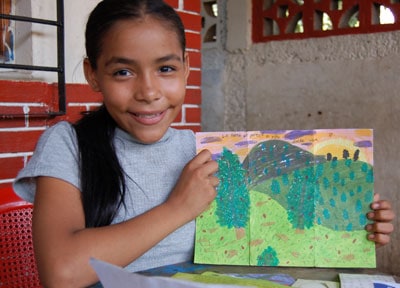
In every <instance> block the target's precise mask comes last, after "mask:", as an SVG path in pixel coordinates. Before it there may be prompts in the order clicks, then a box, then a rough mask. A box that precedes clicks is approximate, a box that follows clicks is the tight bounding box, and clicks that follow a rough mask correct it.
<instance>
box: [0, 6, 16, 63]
mask: <svg viewBox="0 0 400 288" xmlns="http://www.w3.org/2000/svg"><path fill="white" fill-rule="evenodd" d="M11 7H12V6H11V0H2V1H1V2H0V13H1V14H5V15H10V14H11ZM0 33H1V39H0V63H12V62H13V61H14V27H13V25H12V22H11V21H10V20H9V19H0Z"/></svg>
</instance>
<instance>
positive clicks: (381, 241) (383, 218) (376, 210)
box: [365, 194, 395, 247]
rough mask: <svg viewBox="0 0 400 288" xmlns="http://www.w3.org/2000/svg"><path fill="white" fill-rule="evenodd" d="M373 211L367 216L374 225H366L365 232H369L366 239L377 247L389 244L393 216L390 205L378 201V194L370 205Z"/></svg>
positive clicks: (386, 202)
mask: <svg viewBox="0 0 400 288" xmlns="http://www.w3.org/2000/svg"><path fill="white" fill-rule="evenodd" d="M371 209H372V210H373V211H371V212H369V213H368V214H367V217H368V219H370V220H373V221H374V223H372V224H368V225H367V226H366V228H365V229H366V230H367V231H368V232H370V234H369V235H368V239H369V240H371V241H374V242H375V243H376V246H377V247H380V246H383V245H386V244H388V243H389V242H390V233H392V232H393V229H394V228H393V224H392V223H391V221H392V220H393V219H394V217H395V215H394V212H393V210H392V205H391V204H390V202H389V201H387V200H379V194H375V195H374V202H373V203H372V204H371Z"/></svg>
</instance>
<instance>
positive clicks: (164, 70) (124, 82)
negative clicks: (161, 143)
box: [84, 17, 189, 143]
mask: <svg viewBox="0 0 400 288" xmlns="http://www.w3.org/2000/svg"><path fill="white" fill-rule="evenodd" d="M163 24H164V23H162V22H159V20H157V19H155V18H152V17H145V18H144V19H141V20H124V21H119V22H117V23H116V24H115V25H114V26H113V27H112V28H111V29H110V30H109V31H108V32H107V34H106V35H105V36H104V38H103V40H104V41H103V44H102V47H101V54H100V55H99V58H98V61H97V68H96V69H94V68H92V67H91V66H90V64H89V62H88V61H86V62H87V63H85V66H84V67H85V75H86V78H87V79H88V82H89V84H90V85H91V86H92V88H93V89H94V90H96V91H101V92H102V94H103V97H104V104H105V106H106V108H107V110H108V112H109V113H110V115H111V116H112V117H113V119H114V120H115V121H116V122H117V125H118V126H119V127H120V128H121V129H123V130H125V131H126V132H128V133H129V134H131V135H132V136H133V137H134V138H136V139H137V140H138V141H140V142H143V143H154V142H157V141H158V140H160V139H161V138H162V136H163V135H164V134H165V132H166V131H167V129H168V127H169V126H170V125H171V123H172V122H173V121H174V120H175V118H176V117H177V115H178V114H179V112H180V110H181V108H182V104H183V101H184V97H185V91H186V80H187V77H188V75H189V59H188V55H187V54H186V53H185V52H184V51H182V48H181V45H180V43H179V40H178V36H177V34H176V32H175V31H174V30H172V29H170V28H169V27H168V26H165V25H163Z"/></svg>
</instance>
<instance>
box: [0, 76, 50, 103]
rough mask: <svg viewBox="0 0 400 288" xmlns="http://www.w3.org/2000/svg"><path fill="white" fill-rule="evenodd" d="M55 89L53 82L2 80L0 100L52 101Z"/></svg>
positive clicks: (0, 82)
mask: <svg viewBox="0 0 400 288" xmlns="http://www.w3.org/2000/svg"><path fill="white" fill-rule="evenodd" d="M53 90H54V85H53V84H48V83H43V82H28V81H7V80H0V101H1V102H23V103H30V102H33V103H50V102H52V98H53Z"/></svg>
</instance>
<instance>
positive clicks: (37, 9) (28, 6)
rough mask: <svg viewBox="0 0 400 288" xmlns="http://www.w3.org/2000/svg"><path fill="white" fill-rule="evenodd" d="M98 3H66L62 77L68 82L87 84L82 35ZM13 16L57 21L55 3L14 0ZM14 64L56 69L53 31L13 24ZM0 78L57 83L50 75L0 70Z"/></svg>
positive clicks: (71, 0)
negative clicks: (84, 71)
mask: <svg viewBox="0 0 400 288" xmlns="http://www.w3.org/2000/svg"><path fill="white" fill-rule="evenodd" d="M98 2H100V0H85V1H82V0H65V1H64V23H65V26H64V27H65V35H64V37H65V78H66V82H67V83H86V81H85V78H84V76H83V71H82V60H83V58H84V56H85V49H84V42H85V41H84V32H85V25H86V20H87V17H88V15H89V13H90V11H91V10H92V9H93V8H94V7H95V5H96V4H97V3H98ZM15 7H16V11H15V13H16V14H17V15H22V16H31V17H34V18H43V19H48V20H56V17H57V10H56V1H54V0H31V1H27V0H15ZM16 25H17V27H16V41H15V42H16V48H15V50H16V63H17V64H26V65H38V66H51V67H55V66H57V48H56V47H57V34H56V28H55V27H53V26H48V25H40V24H32V26H31V25H30V24H26V23H25V22H16ZM0 79H31V80H36V81H47V82H57V74H56V73H51V72H30V71H10V70H3V71H0Z"/></svg>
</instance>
